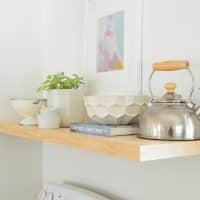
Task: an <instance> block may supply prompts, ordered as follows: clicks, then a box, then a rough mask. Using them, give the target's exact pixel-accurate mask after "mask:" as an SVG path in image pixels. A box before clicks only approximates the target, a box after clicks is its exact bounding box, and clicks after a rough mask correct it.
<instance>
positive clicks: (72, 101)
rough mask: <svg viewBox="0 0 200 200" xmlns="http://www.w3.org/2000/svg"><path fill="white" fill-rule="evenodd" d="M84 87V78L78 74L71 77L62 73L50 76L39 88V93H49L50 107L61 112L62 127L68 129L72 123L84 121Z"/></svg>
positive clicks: (48, 101)
mask: <svg viewBox="0 0 200 200" xmlns="http://www.w3.org/2000/svg"><path fill="white" fill-rule="evenodd" d="M83 85H84V79H83V77H81V76H79V75H76V74H73V75H72V76H71V77H69V76H66V75H65V73H64V72H61V73H56V74H53V75H48V76H47V78H46V80H45V81H44V82H43V83H42V84H41V86H40V87H39V88H38V92H44V91H47V104H48V106H53V107H56V108H57V109H58V110H59V112H60V116H61V127H68V126H69V124H70V123H74V122H82V121H83V120H84V116H85V109H84V102H83V96H84V91H83Z"/></svg>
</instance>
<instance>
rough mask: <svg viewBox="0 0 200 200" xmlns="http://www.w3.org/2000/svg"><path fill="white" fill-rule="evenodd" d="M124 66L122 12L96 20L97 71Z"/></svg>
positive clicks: (117, 68)
mask: <svg viewBox="0 0 200 200" xmlns="http://www.w3.org/2000/svg"><path fill="white" fill-rule="evenodd" d="M123 68H124V12H118V13H114V14H112V15H108V16H106V17H103V18H101V19H99V21H98V55H97V72H105V71H112V70H122V69H123Z"/></svg>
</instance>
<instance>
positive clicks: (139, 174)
mask: <svg viewBox="0 0 200 200" xmlns="http://www.w3.org/2000/svg"><path fill="white" fill-rule="evenodd" d="M58 2H59V3H55V2H54V3H55V4H53V5H54V8H53V7H51V8H52V10H51V13H52V14H51V15H50V16H51V17H52V18H50V19H51V20H52V21H53V22H54V23H55V24H50V25H49V26H50V27H52V29H51V30H52V31H53V34H52V35H51V39H50V42H51V44H53V46H50V47H49V51H50V52H52V53H51V54H49V57H48V58H47V59H48V62H49V66H53V65H54V66H55V65H56V66H57V63H56V62H55V61H57V62H58V63H59V66H58V68H56V66H55V68H52V67H50V68H49V69H48V68H47V69H46V70H47V71H49V72H51V71H52V69H53V71H59V70H60V69H61V68H59V67H60V65H61V64H62V63H67V61H66V58H68V57H67V56H66V58H65V56H63V54H64V53H63V49H64V50H65V51H66V54H68V53H69V54H70V52H71V51H72V52H74V54H73V55H72V57H73V58H77V59H75V60H71V59H70V61H71V62H70V63H71V65H72V66H71V67H69V66H66V68H65V69H66V70H65V71H66V72H68V71H69V73H71V72H72V71H73V69H75V70H77V69H78V68H76V67H77V62H79V61H80V60H81V59H80V49H79V47H80V46H78V45H75V46H72V45H71V46H66V41H68V39H67V37H66V35H67V33H68V34H69V35H70V36H71V34H72V33H74V35H73V37H71V40H73V41H74V43H75V44H77V40H78V41H81V40H80V38H82V36H83V29H79V28H77V25H76V26H75V27H73V28H72V26H70V29H68V30H67V28H66V29H65V28H63V26H64V27H66V25H68V22H69V17H71V15H72V10H73V11H74V12H73V17H74V18H75V19H76V20H77V21H76V23H78V24H79V25H80V24H81V23H82V18H83V17H82V15H80V13H82V9H83V8H81V7H77V5H78V4H79V3H80V1H78V0H76V1H74V0H73V1H67V2H66V4H64V2H63V1H61V0H60V1H58ZM131 2H132V1H131V0H130V7H131V6H132V3H131ZM51 3H52V1H51ZM51 3H50V4H51ZM79 5H80V4H79ZM199 6H200V5H199V2H198V1H196V0H190V1H188V0H168V1H159V0H144V47H143V48H144V52H143V57H144V89H145V91H147V90H146V88H147V87H146V86H147V84H146V83H147V82H146V80H147V78H148V76H149V73H150V70H151V63H152V62H153V61H154V60H155V61H157V60H160V59H169V58H188V59H190V60H191V62H192V64H193V66H192V69H193V70H194V72H195V75H196V77H197V78H199V77H198V64H199V63H200V62H199V56H198V53H199V52H200V51H199V48H200V44H199V37H198V36H199V35H200V34H199V31H200V29H199V27H198V19H199V18H200V13H199V12H198V8H199ZM133 9H134V8H133ZM63 12H65V15H64V18H62V20H61V21H60V20H58V19H59V17H58V16H59V14H56V13H61V14H62V13H63ZM56 22H57V23H56ZM55 29H56V30H55ZM63 29H64V33H66V34H64V35H63V34H62V32H63ZM77 30H78V31H77ZM55 32H56V33H55ZM72 43H73V42H72ZM72 43H70V44H72ZM72 47H74V48H72ZM54 53H55V54H54ZM58 58H59V59H58ZM60 59H61V60H60ZM79 59H80V60H79ZM81 62H82V60H81ZM60 63H61V64H60ZM68 67H69V68H68ZM62 69H63V68H62ZM87 70H88V69H86V71H87ZM89 70H90V69H89ZM130 71H132V70H130ZM122 73H123V72H122ZM116 75H117V74H116ZM119 75H120V72H119ZM87 76H90V75H89V74H87ZM95 76H96V75H95ZM99 76H101V75H99ZM106 76H109V75H106V74H105V77H106ZM162 76H163V75H162ZM105 77H104V78H105ZM109 77H110V76H109ZM155 78H158V80H157V81H156V84H157V86H158V85H159V86H161V83H160V81H161V79H162V78H159V77H158V76H156V77H155ZM166 78H168V76H165V75H164V76H163V79H166ZM170 79H171V75H170ZM173 79H175V77H173ZM185 79H186V78H185V77H183V74H182V76H179V78H178V81H181V84H185V83H184V81H185ZM98 81H101V79H100V78H99V79H98ZM98 84H99V87H93V86H92V85H91V88H89V91H91V92H94V93H101V92H102V91H101V89H102V88H105V87H104V86H105V85H103V83H100V82H99V83H98ZM126 84H127V85H124V84H123V87H124V91H126V88H125V87H129V86H130V85H131V84H134V83H133V80H132V79H130V82H126ZM154 84H155V83H154ZM102 85H103V86H102ZM109 86H110V84H109ZM123 87H122V89H123ZM96 88H97V90H96ZM185 88H187V90H188V82H187V83H186V86H185V87H184V90H185V93H186V92H187V91H186V89H185ZM112 89H113V90H112ZM156 90H157V92H162V91H161V89H156ZM115 91H116V87H115V86H114V87H113V88H110V89H109V92H115ZM180 91H181V89H180ZM43 156H44V168H43V170H44V183H47V182H59V183H62V182H64V181H72V182H76V183H79V184H81V185H82V184H83V185H86V186H87V187H89V188H94V189H97V188H98V189H97V191H99V192H102V193H105V194H107V195H108V196H110V197H112V198H113V199H114V200H118V199H124V200H147V199H148V200H160V199H162V200H169V199H171V200H176V199H181V200H188V199H194V200H197V199H199V192H198V191H199V189H198V187H199V184H200V178H199V177H200V171H199V165H200V158H199V157H190V158H180V159H171V160H161V161H154V162H148V163H138V162H134V161H129V160H125V159H120V158H112V157H109V156H106V155H102V154H96V153H88V152H86V151H82V150H75V149H70V148H66V147H61V146H57V145H50V144H45V145H44V154H43Z"/></svg>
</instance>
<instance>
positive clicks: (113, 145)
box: [0, 123, 200, 161]
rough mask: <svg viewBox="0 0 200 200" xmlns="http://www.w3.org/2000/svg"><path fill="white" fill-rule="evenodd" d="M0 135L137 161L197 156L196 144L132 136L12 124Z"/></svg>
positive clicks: (1, 126) (3, 126)
mask: <svg viewBox="0 0 200 200" xmlns="http://www.w3.org/2000/svg"><path fill="white" fill-rule="evenodd" d="M0 133H1V134H6V135H11V136H17V137H21V138H26V139H31V140H36V141H41V142H49V143H54V144H60V145H65V146H69V147H75V148H81V149H85V150H89V151H92V152H100V153H104V154H108V155H112V156H119V157H123V158H128V159H132V160H138V161H151V160H158V159H167V158H175V157H183V156H192V155H200V141H187V142H184V141H183V142H182V141H181V142H176V141H174V142H170V141H154V140H144V139H139V138H137V137H136V136H118V137H110V138H108V137H99V136H90V135H81V134H78V133H72V132H70V130H69V129H67V128H63V129H56V130H48V129H39V128H37V127H25V126H20V125H17V124H12V123H0Z"/></svg>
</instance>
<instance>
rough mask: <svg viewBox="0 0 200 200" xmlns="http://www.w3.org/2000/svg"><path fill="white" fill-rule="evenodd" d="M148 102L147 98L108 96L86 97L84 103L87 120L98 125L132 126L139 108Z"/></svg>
mask: <svg viewBox="0 0 200 200" xmlns="http://www.w3.org/2000/svg"><path fill="white" fill-rule="evenodd" d="M148 101H149V97H147V96H134V95H124V96H123V95H108V96H86V97H84V102H85V106H86V110H87V114H88V116H89V118H90V119H91V120H92V121H93V122H95V123H98V124H108V125H128V124H134V122H135V121H137V117H138V115H139V114H140V111H141V107H142V106H143V105H144V104H145V103H146V102H148Z"/></svg>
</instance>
